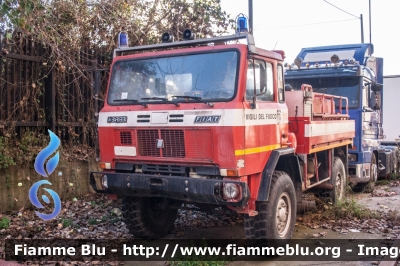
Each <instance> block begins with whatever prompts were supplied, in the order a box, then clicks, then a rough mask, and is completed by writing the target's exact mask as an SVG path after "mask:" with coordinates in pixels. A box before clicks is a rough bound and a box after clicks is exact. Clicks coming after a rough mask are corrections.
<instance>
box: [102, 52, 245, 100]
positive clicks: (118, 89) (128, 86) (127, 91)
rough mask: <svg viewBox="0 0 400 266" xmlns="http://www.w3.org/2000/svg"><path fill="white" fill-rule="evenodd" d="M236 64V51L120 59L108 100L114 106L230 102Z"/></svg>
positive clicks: (114, 71) (233, 88)
mask: <svg viewBox="0 0 400 266" xmlns="http://www.w3.org/2000/svg"><path fill="white" fill-rule="evenodd" d="M237 66H238V52H237V51H222V52H213V53H201V54H200V53H199V54H190V55H178V56H173V57H161V58H148V59H139V60H124V61H117V62H115V63H114V65H113V68H112V76H111V82H110V88H109V91H108V100H107V101H108V103H109V104H111V105H115V104H118V105H123V104H143V103H144V102H147V103H152V104H157V103H159V104H161V103H168V102H199V100H200V99H201V100H205V101H228V100H230V99H232V98H233V96H234V95H235V88H236V72H237ZM183 96H187V97H183Z"/></svg>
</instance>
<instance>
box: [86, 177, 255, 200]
mask: <svg viewBox="0 0 400 266" xmlns="http://www.w3.org/2000/svg"><path fill="white" fill-rule="evenodd" d="M102 175H107V184H108V188H107V189H104V188H103V187H102V185H101V181H100V178H101V176H102ZM223 183H235V184H237V185H238V186H239V187H240V190H241V197H240V198H239V200H238V201H227V200H224V199H223V197H222V186H223ZM90 185H91V186H92V188H93V189H94V190H95V191H96V192H98V193H108V194H117V195H118V196H137V197H164V198H170V199H176V200H181V201H185V202H193V203H208V204H217V205H225V206H234V207H244V206H246V204H247V202H248V200H249V198H250V190H249V187H248V185H247V183H246V182H240V181H231V180H217V179H200V178H190V177H178V176H162V175H146V174H138V173H129V174H127V173H107V172H90Z"/></svg>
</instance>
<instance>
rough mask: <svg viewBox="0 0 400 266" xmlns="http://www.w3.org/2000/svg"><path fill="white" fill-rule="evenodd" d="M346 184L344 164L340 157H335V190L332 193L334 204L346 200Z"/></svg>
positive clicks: (333, 182) (333, 174)
mask: <svg viewBox="0 0 400 266" xmlns="http://www.w3.org/2000/svg"><path fill="white" fill-rule="evenodd" d="M346 184H347V176H346V170H345V169H344V164H343V162H342V160H341V159H340V158H339V157H335V158H334V159H333V167H332V185H333V190H332V191H331V199H332V203H333V204H335V203H337V202H338V201H341V200H343V199H344V197H345V195H346Z"/></svg>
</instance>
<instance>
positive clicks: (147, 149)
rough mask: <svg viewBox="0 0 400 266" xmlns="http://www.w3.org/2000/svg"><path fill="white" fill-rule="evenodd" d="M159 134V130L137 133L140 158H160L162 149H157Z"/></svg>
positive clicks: (139, 131)
mask: <svg viewBox="0 0 400 266" xmlns="http://www.w3.org/2000/svg"><path fill="white" fill-rule="evenodd" d="M157 139H159V134H158V130H157V129H147V130H143V129H141V130H138V131H137V141H138V152H139V155H140V156H148V157H160V156H161V154H160V149H158V148H157Z"/></svg>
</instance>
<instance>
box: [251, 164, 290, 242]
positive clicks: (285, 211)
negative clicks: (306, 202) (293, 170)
mask: <svg viewBox="0 0 400 266" xmlns="http://www.w3.org/2000/svg"><path fill="white" fill-rule="evenodd" d="M256 209H257V211H258V215H256V216H252V217H250V216H249V215H245V217H244V226H245V233H246V238H247V239H253V240H261V241H257V242H261V243H262V244H267V245H271V246H281V245H285V244H287V243H288V242H289V240H290V239H291V238H292V235H293V231H294V224H295V221H296V191H295V189H294V185H293V182H292V180H291V178H290V177H289V176H288V174H287V173H285V172H282V171H275V172H274V174H273V175H272V182H271V190H270V195H269V200H268V201H267V202H256Z"/></svg>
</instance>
